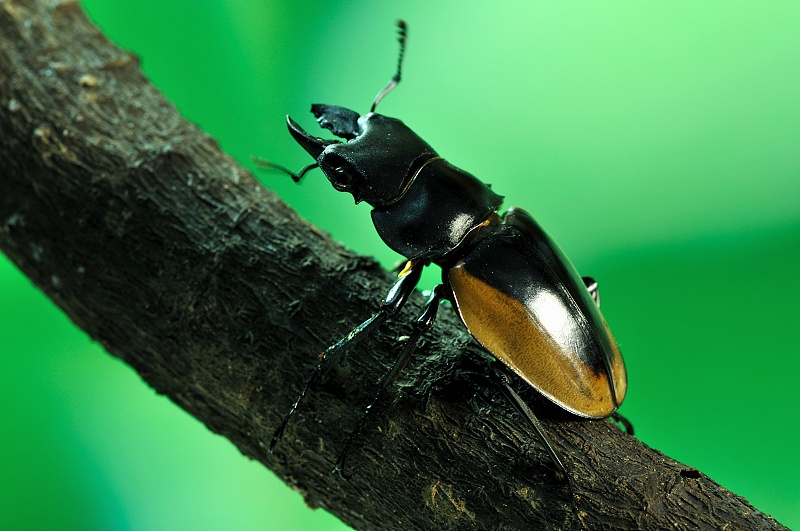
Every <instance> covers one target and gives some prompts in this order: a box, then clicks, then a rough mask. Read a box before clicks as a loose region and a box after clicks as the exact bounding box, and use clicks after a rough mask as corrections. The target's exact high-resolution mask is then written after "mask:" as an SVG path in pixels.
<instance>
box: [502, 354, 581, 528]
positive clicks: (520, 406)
mask: <svg viewBox="0 0 800 531" xmlns="http://www.w3.org/2000/svg"><path fill="white" fill-rule="evenodd" d="M492 376H493V377H494V380H495V383H497V385H498V386H499V387H500V390H501V391H503V394H504V395H505V396H506V398H508V400H509V401H510V402H511V403H512V404H513V405H514V407H515V408H516V410H517V411H518V412H519V414H520V415H522V416H523V417H525V419H526V420H527V421H528V423H529V424H530V425H531V426H532V427H533V429H534V431H535V432H536V435H537V436H538V438H539V440H540V441H541V442H542V444H543V445H544V447H545V449H546V450H547V454H548V455H549V457H550V460H551V461H552V462H553V465H554V466H555V467H556V476H557V477H558V479H559V480H560V481H563V482H564V483H566V485H567V488H569V493H570V497H571V502H572V511H573V513H574V515H575V525H576V529H581V528H582V521H581V517H580V512H579V511H578V496H577V495H576V494H575V489H574V488H573V486H572V480H571V479H570V477H569V474H568V473H567V469H566V467H565V466H564V463H563V462H562V461H561V457H559V455H558V452H557V451H556V449H555V447H554V446H553V443H551V442H550V439H549V438H548V437H547V435H546V434H545V430H544V426H542V423H541V422H540V421H539V419H538V418H536V415H534V414H533V411H532V410H531V408H530V407H528V404H526V403H525V401H524V400H522V397H520V396H519V395H518V394H517V392H516V391H514V389H512V388H511V384H510V382H509V379H508V375H507V374H506V373H505V371H504V370H503V369H502V368H500V367H499V366H496V367H495V368H494V369H493V370H492Z"/></svg>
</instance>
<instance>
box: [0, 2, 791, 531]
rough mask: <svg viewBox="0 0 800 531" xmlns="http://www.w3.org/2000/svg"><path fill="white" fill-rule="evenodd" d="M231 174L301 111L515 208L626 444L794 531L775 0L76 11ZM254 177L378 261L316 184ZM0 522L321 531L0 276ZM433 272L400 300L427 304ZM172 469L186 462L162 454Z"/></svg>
mask: <svg viewBox="0 0 800 531" xmlns="http://www.w3.org/2000/svg"><path fill="white" fill-rule="evenodd" d="M84 5H85V8H86V9H87V11H88V12H89V13H90V15H91V17H92V18H93V19H94V20H95V22H96V23H97V24H98V25H99V26H100V27H101V28H103V30H104V31H105V32H106V33H107V35H108V36H109V37H110V38H111V39H112V40H114V41H116V42H117V43H118V44H119V45H120V46H122V47H124V48H127V49H130V50H132V51H134V52H135V53H136V54H138V55H139V56H140V57H142V60H143V68H144V70H145V72H146V73H147V74H148V76H149V77H150V79H151V80H152V81H153V82H154V83H155V84H156V85H157V86H158V87H160V88H161V89H162V90H163V91H164V92H165V93H166V95H167V96H168V97H169V98H170V99H171V100H172V101H174V102H175V103H176V104H177V106H178V107H179V108H180V110H181V111H182V112H183V114H184V115H185V116H187V117H188V118H189V119H191V120H193V121H195V122H196V123H198V124H199V125H200V126H201V127H202V128H204V129H205V130H206V131H208V132H209V133H211V134H212V135H213V136H215V137H216V138H217V139H219V141H220V143H221V145H222V147H223V149H225V150H227V151H228V152H229V153H231V154H232V155H234V156H235V157H236V158H238V159H239V160H240V161H241V162H242V163H244V164H245V165H247V166H250V167H252V164H251V163H250V159H249V157H250V155H253V154H257V155H261V156H264V157H270V158H272V159H274V160H276V161H278V162H280V163H283V164H285V165H287V166H289V167H290V168H300V167H301V166H302V165H305V164H307V163H308V162H309V160H308V156H307V155H306V154H305V152H304V151H303V150H302V149H300V148H299V147H297V146H296V145H295V144H294V142H293V141H292V140H291V138H290V137H289V135H288V134H287V132H286V129H285V125H284V115H285V114H287V113H291V114H292V116H293V117H294V118H295V119H297V120H299V121H300V123H301V124H303V125H304V126H305V127H307V128H309V130H312V131H313V130H314V127H315V126H314V122H313V118H312V117H311V115H310V114H309V113H308V108H309V104H310V103H312V102H320V103H334V104H339V105H344V106H347V107H350V108H353V109H355V110H358V111H362V112H366V111H367V110H368V108H369V105H370V103H371V101H372V98H373V97H374V95H375V93H376V92H377V91H378V90H379V89H380V88H381V87H382V86H383V85H384V84H385V83H386V82H387V80H388V79H389V77H390V76H391V75H392V74H393V69H394V66H395V60H396V53H397V45H396V41H395V29H394V23H395V20H396V19H397V18H398V17H402V18H404V19H405V20H406V21H407V22H408V23H409V30H410V31H409V35H410V39H409V44H408V53H407V56H406V65H405V70H404V77H403V82H402V84H401V85H400V86H399V87H398V89H396V90H395V92H393V93H392V94H391V95H390V96H389V97H387V99H386V100H384V101H383V102H382V103H381V106H380V112H382V113H383V114H387V115H390V116H396V117H400V118H402V119H403V120H404V121H405V122H406V123H407V124H409V125H410V126H411V127H412V128H413V129H415V130H416V131H417V132H418V133H419V134H420V135H421V136H422V137H423V138H425V139H426V140H427V141H428V142H430V143H431V145H433V146H434V147H435V148H436V149H437V150H438V151H439V152H440V153H441V154H443V155H444V156H445V157H447V158H448V159H449V160H450V161H451V162H453V163H455V164H456V165H458V166H460V167H462V168H465V169H467V170H468V171H470V172H472V173H474V174H475V175H477V176H478V177H480V178H482V179H484V180H485V181H487V182H490V183H492V184H493V186H494V189H495V190H497V191H499V192H500V193H502V194H505V196H506V198H507V203H506V206H510V205H520V206H523V207H524V208H526V209H528V210H529V211H530V212H532V213H533V214H534V215H535V216H536V217H537V218H538V220H539V221H540V222H541V223H542V224H543V225H544V226H545V227H546V228H547V229H548V231H549V232H550V233H551V235H552V236H553V237H554V238H555V239H556V240H557V241H559V242H560V244H561V246H562V247H563V248H564V250H565V251H566V252H567V253H568V254H569V255H570V257H571V258H572V260H573V262H574V263H575V265H576V266H577V267H578V269H579V270H580V271H581V272H582V273H583V274H591V275H593V276H595V277H596V278H598V279H599V281H600V285H601V290H602V294H603V308H604V313H605V315H606V318H607V319H608V321H609V322H610V324H611V326H612V328H613V330H614V332H615V335H616V336H617V338H618V339H619V341H620V343H621V345H622V348H623V352H624V354H625V359H626V361H627V364H628V370H629V375H630V390H629V394H628V398H627V401H626V403H625V405H624V406H623V410H622V411H623V412H624V413H625V414H626V415H628V416H629V417H630V418H631V419H632V420H633V421H634V422H635V424H636V429H637V436H638V437H640V438H641V439H642V440H643V441H644V442H646V443H647V444H649V445H651V446H653V447H655V448H658V449H659V450H662V451H663V452H665V453H666V454H668V455H670V456H672V457H674V458H676V459H679V460H681V461H683V462H685V463H687V464H689V465H691V466H696V467H698V468H700V469H701V470H702V471H703V472H705V473H707V474H709V475H710V476H711V477H712V478H714V479H715V480H717V481H719V482H720V483H722V484H723V485H725V486H726V487H728V488H730V489H731V490H733V491H734V492H736V493H739V494H742V495H744V496H745V497H747V498H748V499H749V500H750V501H751V502H752V503H753V504H754V505H755V506H756V507H757V508H759V509H761V510H763V511H764V512H767V513H769V514H772V515H773V516H775V517H776V518H777V519H778V520H779V521H781V522H782V523H784V524H786V525H788V526H789V527H797V528H800V480H799V479H798V478H800V453H798V451H797V449H798V445H797V440H798V438H800V415H798V413H797V408H798V406H800V386H798V385H797V383H796V381H797V375H798V374H800V347H799V346H798V340H797V337H798V334H797V330H798V318H800V309H798V308H799V306H798V304H799V303H800V281H798V274H797V273H798V270H799V268H798V263H800V68H798V61H799V60H800V3H797V2H794V1H786V2H779V1H763V2H758V3H755V2H753V3H748V2H725V3H721V2H697V1H695V0H692V1H686V2H680V1H679V2H670V3H668V4H662V3H658V4H657V5H651V4H650V3H641V2H602V3H600V2H594V3H588V2H564V1H558V2H556V1H551V2H519V3H507V2H493V3H492V4H491V6H490V5H489V4H488V3H478V2H475V3H470V2H464V1H463V0H461V1H459V2H437V3H433V2H430V0H427V1H424V2H423V1H405V2H402V3H400V2H398V3H390V2H386V3H380V4H377V3H374V2H366V1H350V2H347V3H334V2H307V1H292V2H286V3H283V2H270V1H267V0H192V1H189V0H136V1H133V0H84ZM259 178H260V179H261V180H262V182H264V183H265V185H266V186H268V187H271V188H273V189H275V190H277V191H278V193H279V194H280V195H281V196H282V197H283V198H284V199H285V200H286V201H287V202H289V203H290V204H291V205H293V206H294V207H295V208H296V209H297V210H298V211H299V212H300V213H301V214H302V215H303V216H305V217H306V218H308V219H310V220H311V221H313V222H314V223H316V224H318V225H319V226H320V227H322V228H324V229H325V230H327V231H329V232H331V233H332V234H333V236H334V237H335V238H337V239H339V240H341V241H343V242H344V243H345V244H346V245H347V246H349V247H350V248H352V249H354V250H356V251H358V252H361V253H365V254H373V255H375V256H377V257H378V258H379V259H380V260H381V261H382V262H383V263H384V264H387V265H388V264H391V263H393V262H394V260H395V259H396V257H395V256H393V255H392V253H391V252H390V251H388V250H387V249H386V248H385V247H384V246H383V245H382V243H381V242H380V240H379V239H378V237H377V235H376V234H375V233H374V230H373V229H372V227H371V224H370V223H369V218H368V208H365V207H364V206H359V207H353V205H352V201H351V200H349V197H350V196H349V195H345V194H337V193H335V192H334V191H333V190H332V189H331V187H330V185H328V184H327V182H326V181H325V179H324V177H323V176H322V175H321V174H320V173H319V172H314V173H311V174H310V175H309V176H308V178H307V181H306V182H304V183H303V184H302V185H301V186H297V185H294V184H293V183H291V182H290V180H289V179H288V178H287V177H283V176H280V175H277V176H275V175H263V174H259ZM0 259H1V260H2V261H0V349H1V350H2V355H1V356H0V364H2V365H1V366H0V379H1V381H0V404H2V412H3V414H2V423H3V429H2V430H0V470H2V478H3V480H2V482H0V527H2V528H4V529H26V530H32V529H103V530H108V529H132V530H159V529H170V530H180V529H191V530H198V529H242V530H247V529H341V528H344V526H343V524H341V523H339V522H338V521H337V520H336V519H335V518H333V517H332V516H330V515H328V514H326V513H324V512H322V511H311V510H309V509H308V508H306V507H305V505H304V504H303V502H302V499H301V498H300V496H299V495H297V494H295V493H294V492H292V491H290V490H289V489H288V488H286V487H285V486H283V485H282V484H281V483H280V482H279V481H278V480H277V479H276V478H275V477H274V476H273V475H272V474H271V472H269V471H267V470H265V469H264V468H262V467H261V466H260V465H258V464H256V463H252V462H249V461H248V460H247V459H245V458H243V457H242V456H241V455H240V454H239V453H238V451H237V450H236V449H235V448H234V447H233V445H231V444H230V443H228V442H227V441H226V440H225V439H222V438H221V437H218V436H216V435H213V434H211V433H210V432H209V431H208V430H206V429H205V428H204V427H203V426H202V425H201V424H200V423H199V422H198V421H196V420H194V419H193V418H191V417H189V416H188V415H187V414H186V413H184V412H183V411H182V410H180V409H178V408H177V407H176V406H174V405H173V404H172V403H171V402H169V401H168V400H167V399H165V398H163V397H160V396H156V395H155V393H154V392H153V391H152V390H151V389H150V388H149V387H147V385H146V384H144V383H143V382H142V381H141V380H140V379H139V377H138V376H137V375H136V374H135V373H134V372H133V371H132V370H131V369H129V368H128V367H126V366H124V365H123V364H122V363H121V362H119V361H117V360H116V359H114V358H111V357H110V356H108V355H107V354H105V353H103V352H102V351H101V349H100V348H99V347H98V346H97V345H95V344H93V343H92V342H91V341H90V340H89V339H88V338H87V337H86V336H85V335H84V334H83V333H82V332H81V331H79V330H77V329H76V328H75V327H74V326H73V325H72V324H71V323H70V322H69V321H68V320H67V319H66V318H65V317H64V316H63V315H62V314H61V313H60V311H59V310H57V309H56V308H55V307H54V306H53V304H52V303H50V302H49V301H48V300H46V299H45V298H44V297H43V296H42V295H41V294H40V293H39V292H38V291H37V290H36V289H35V288H34V287H32V286H31V285H30V283H29V282H28V281H27V280H26V279H25V278H24V277H23V276H22V275H21V274H20V273H19V272H18V271H17V270H16V269H15V268H14V266H13V265H11V264H10V263H9V262H8V261H7V260H6V259H5V258H4V257H0ZM436 274H438V273H435V274H434V275H433V276H429V277H428V278H427V280H426V282H427V285H428V286H430V285H431V284H432V283H433V282H435V275H436ZM187 449H189V450H190V452H189V453H187Z"/></svg>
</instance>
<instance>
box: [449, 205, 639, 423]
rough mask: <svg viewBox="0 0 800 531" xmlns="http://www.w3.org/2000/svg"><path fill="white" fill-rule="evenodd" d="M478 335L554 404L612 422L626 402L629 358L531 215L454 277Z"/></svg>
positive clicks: (518, 219)
mask: <svg viewBox="0 0 800 531" xmlns="http://www.w3.org/2000/svg"><path fill="white" fill-rule="evenodd" d="M446 277H447V278H446V281H447V282H448V284H449V285H450V288H451V290H452V296H453V297H452V298H453V303H454V305H455V307H456V310H457V312H458V314H459V316H460V317H461V319H462V321H463V322H464V324H465V325H466V326H467V328H468V329H469V331H470V333H471V334H472V335H473V336H474V337H475V338H476V339H477V340H478V341H479V342H480V343H481V344H482V345H483V346H484V347H485V348H486V349H487V350H488V351H489V352H490V353H491V354H492V355H493V356H495V357H496V358H497V359H499V360H500V361H502V362H503V363H505V364H506V365H508V366H509V367H510V368H511V369H512V370H513V371H514V372H516V373H517V374H518V375H519V376H521V377H522V378H523V379H524V380H526V381H527V382H528V383H529V384H530V385H532V386H533V387H535V388H536V389H537V390H539V391H540V392H541V393H542V394H544V395H545V396H547V397H548V398H549V399H550V400H552V401H553V402H555V403H557V404H559V405H560V406H561V407H563V408H565V409H567V410H568V411H572V412H573V413H575V414H577V415H581V416H585V417H592V418H602V417H607V416H608V415H610V414H611V413H613V412H614V410H616V408H617V407H618V406H619V404H620V403H621V402H622V399H623V398H624V396H625V390H626V386H627V378H626V375H625V367H624V364H623V361H622V356H621V354H620V352H619V348H618V346H617V343H616V341H615V340H614V338H613V336H612V335H611V333H610V332H609V330H608V327H607V326H606V324H605V320H604V319H603V317H602V315H601V314H600V311H599V309H598V308H597V307H596V306H595V304H594V302H593V301H592V299H591V296H590V295H589V293H588V291H587V289H586V287H585V285H584V284H583V281H582V279H581V277H580V276H579V275H578V274H577V272H576V271H575V270H574V268H573V267H572V266H571V264H569V261H568V260H567V258H566V257H565V256H564V255H563V253H562V252H561V251H560V250H559V249H558V247H557V246H556V245H555V243H553V241H552V240H550V238H549V237H548V236H547V235H546V234H545V233H544V232H543V231H542V230H541V228H540V227H539V226H538V224H536V222H535V221H534V220H533V218H531V217H530V215H529V214H527V213H526V212H525V211H523V210H519V209H512V210H509V211H508V212H507V213H506V214H505V216H504V217H503V223H502V225H501V226H500V228H499V229H498V230H497V232H495V233H494V234H492V235H490V236H488V237H487V238H485V239H483V240H481V241H480V242H479V243H478V244H477V245H476V247H475V248H474V249H473V250H472V251H471V252H470V253H469V254H468V255H467V256H466V257H465V258H464V259H462V260H461V261H459V262H458V263H456V265H455V266H454V267H452V268H451V269H450V270H449V271H448V272H447V273H446Z"/></svg>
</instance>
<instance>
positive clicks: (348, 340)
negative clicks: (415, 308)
mask: <svg viewBox="0 0 800 531" xmlns="http://www.w3.org/2000/svg"><path fill="white" fill-rule="evenodd" d="M424 267H425V264H424V263H421V262H408V265H407V266H406V268H405V269H404V270H403V271H402V272H401V273H400V277H399V278H398V279H397V281H395V283H394V284H393V285H392V287H391V289H390V290H389V293H388V294H387V295H386V299H384V302H383V305H382V306H381V307H380V309H379V310H378V311H377V312H376V313H375V315H373V316H372V317H370V318H369V319H367V320H366V321H364V322H363V323H361V324H360V325H358V326H357V327H355V328H354V329H353V330H351V331H350V333H349V334H347V335H346V336H344V337H343V338H342V339H340V340H339V341H337V342H336V343H334V344H333V345H331V346H330V347H328V348H327V349H325V351H324V352H323V353H322V354H320V356H319V364H318V365H317V368H316V369H315V370H314V372H313V373H312V374H311V377H310V378H309V379H308V381H306V383H305V385H304V386H303V388H302V389H301V390H300V394H299V395H298V396H297V400H295V401H294V403H293V404H292V407H291V408H290V409H289V412H288V413H287V414H286V416H285V417H283V420H282V421H281V423H280V425H279V426H278V429H276V430H275V433H274V434H273V436H272V441H271V442H270V444H269V452H270V453H272V451H273V450H274V449H275V446H277V444H278V442H280V440H281V437H282V436H283V432H284V430H285V429H286V425H287V424H288V423H289V419H290V418H291V417H292V415H293V414H294V412H295V411H297V407H298V406H299V405H300V401H301V400H303V397H304V396H306V392H307V391H308V388H309V387H310V386H311V384H312V383H314V382H315V381H317V380H319V379H322V378H324V377H325V375H326V374H327V373H328V371H329V370H330V369H331V367H333V366H334V365H335V364H336V362H338V361H340V360H341V359H342V356H344V354H345V352H346V351H347V349H348V348H350V347H352V346H354V345H355V344H356V343H358V341H360V340H361V339H362V338H364V337H366V336H367V335H368V334H369V332H371V331H372V330H374V329H375V328H377V327H378V326H379V325H380V324H381V323H383V322H384V321H386V320H387V319H388V318H389V317H391V316H393V315H394V314H396V313H397V312H399V311H400V309H401V308H402V307H403V305H405V303H406V301H407V300H408V297H409V296H411V293H412V292H413V291H414V288H416V287H417V284H418V283H419V279H420V275H421V274H422V269H423V268H424Z"/></svg>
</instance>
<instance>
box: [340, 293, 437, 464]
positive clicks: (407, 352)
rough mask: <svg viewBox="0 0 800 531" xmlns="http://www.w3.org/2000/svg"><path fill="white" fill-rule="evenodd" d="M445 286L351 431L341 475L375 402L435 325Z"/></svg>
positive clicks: (343, 452)
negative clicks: (349, 453) (348, 453)
mask: <svg viewBox="0 0 800 531" xmlns="http://www.w3.org/2000/svg"><path fill="white" fill-rule="evenodd" d="M443 289H444V287H443V286H442V285H441V284H440V285H438V286H436V287H435V288H434V289H433V293H431V297H430V299H428V303H427V304H426V305H425V310H424V311H423V312H422V315H420V316H419V317H418V318H417V321H416V322H415V323H414V331H413V332H412V333H411V336H410V337H409V338H408V340H407V342H406V345H405V347H403V351H402V352H401V353H400V356H399V357H398V358H397V360H396V361H395V362H394V365H393V366H392V368H391V370H390V371H389V372H387V373H386V374H385V375H384V377H383V378H382V379H381V381H380V384H379V385H378V390H377V392H376V393H375V397H374V398H373V399H372V402H370V403H369V405H368V406H367V407H366V408H365V409H364V414H363V415H362V416H361V420H360V421H359V422H358V425H357V426H356V428H355V429H354V430H353V431H352V433H350V438H349V439H347V443H346V444H345V445H344V450H342V453H341V455H340V456H339V459H338V461H336V466H335V467H334V468H333V471H332V472H338V473H339V475H340V476H342V477H344V476H343V475H342V468H343V467H344V459H345V457H347V452H348V450H350V445H352V444H353V441H354V440H355V438H356V437H357V436H358V433H359V432H360V431H361V428H363V427H364V423H365V422H366V421H367V416H368V415H369V413H370V411H372V408H373V407H374V406H375V403H376V402H377V401H378V399H379V398H380V397H381V395H382V394H383V391H384V390H385V389H386V388H387V387H389V385H390V384H391V383H392V382H394V381H395V380H396V379H397V376H398V375H399V374H400V371H402V370H403V367H405V366H406V364H407V363H408V360H409V359H410V358H411V355H412V354H413V353H414V350H415V349H416V347H417V343H419V340H420V338H421V337H422V334H424V333H425V332H426V331H427V330H428V329H429V328H430V327H431V325H433V322H434V321H435V320H436V312H437V310H438V309H439V300H440V299H441V298H442V290H443Z"/></svg>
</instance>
